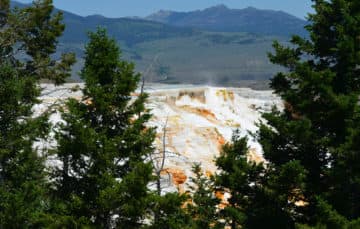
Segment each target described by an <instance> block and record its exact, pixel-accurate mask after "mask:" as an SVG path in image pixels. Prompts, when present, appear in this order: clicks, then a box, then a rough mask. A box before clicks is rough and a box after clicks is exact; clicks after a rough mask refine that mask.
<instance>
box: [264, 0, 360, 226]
mask: <svg viewBox="0 0 360 229" xmlns="http://www.w3.org/2000/svg"><path fill="white" fill-rule="evenodd" d="M314 9H315V13H314V14H311V15H310V16H309V21H310V24H309V25H308V26H307V27H306V28H307V30H308V31H309V33H310V38H309V39H306V38H301V37H299V36H294V37H293V38H292V40H291V43H292V44H293V45H292V47H284V46H282V45H280V44H279V43H277V42H276V43H275V44H274V48H275V54H271V55H270V60H271V61H272V62H273V63H275V64H279V65H281V66H283V67H285V68H287V69H288V71H287V72H282V73H278V74H277V75H276V76H275V77H274V78H273V79H272V82H271V87H272V89H274V91H275V92H276V93H277V94H278V95H279V96H281V98H282V99H283V100H284V102H285V106H284V110H283V111H281V112H280V111H277V110H276V109H274V110H273V112H271V113H267V114H264V118H265V120H266V121H267V124H262V125H261V126H260V131H259V133H258V138H259V141H260V143H261V144H262V146H263V148H264V156H265V159H266V160H267V161H268V162H269V167H268V168H269V169H268V174H267V175H268V179H267V182H266V183H264V186H266V188H268V189H269V190H271V192H272V193H276V194H277V196H278V197H279V198H277V200H275V202H276V203H277V206H279V208H278V209H282V211H283V212H284V214H286V215H288V219H289V220H290V222H291V223H289V226H290V227H294V224H295V222H299V223H307V224H309V225H315V224H317V223H319V222H320V223H321V224H322V225H325V226H326V227H328V228H334V227H331V226H330V225H331V220H332V219H334V217H333V216H334V215H335V214H337V217H335V218H337V219H340V218H342V219H343V220H344V222H345V221H351V220H354V219H356V218H358V217H359V216H360V215H359V214H360V204H359V203H360V199H359V198H360V167H359V164H360V151H359V149H360V148H359V146H360V145H359V139H360V138H359V137H360V132H359V127H360V126H359V125H360V119H359V118H360V116H359V115H360V107H359V98H360V68H359V66H360V2H359V1H357V0H330V1H325V0H315V1H314ZM283 174H289V175H288V177H286V179H287V181H288V184H291V183H293V185H291V186H287V187H286V188H284V185H282V184H281V180H282V178H281V177H282V176H283ZM290 174H293V177H292V176H291V175H290ZM296 174H297V175H296ZM282 197H284V198H285V199H284V198H283V199H281V198H282ZM284 200H287V201H284ZM330 216H332V217H330ZM274 220H276V217H274Z"/></svg>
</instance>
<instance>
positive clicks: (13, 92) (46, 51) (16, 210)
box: [0, 0, 74, 228]
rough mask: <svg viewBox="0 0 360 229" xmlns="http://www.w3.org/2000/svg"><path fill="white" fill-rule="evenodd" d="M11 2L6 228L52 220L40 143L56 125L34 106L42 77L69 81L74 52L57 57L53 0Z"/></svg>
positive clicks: (2, 145) (1, 142) (2, 6)
mask: <svg viewBox="0 0 360 229" xmlns="http://www.w3.org/2000/svg"><path fill="white" fill-rule="evenodd" d="M9 7H10V4H9V1H8V0H2V1H1V2H0V228H36V227H41V226H44V225H46V224H49V223H50V222H51V221H47V220H48V219H50V216H49V215H47V210H48V208H47V206H48V198H47V192H46V190H47V188H46V187H47V179H46V174H45V170H44V169H45V166H44V161H45V159H46V158H45V156H44V155H41V154H40V152H39V151H37V150H36V149H34V142H36V141H37V140H38V139H39V138H44V137H46V135H47V133H48V131H49V129H50V128H49V125H48V121H47V118H46V115H43V116H40V117H33V112H32V107H33V106H34V105H35V104H37V103H38V102H39V101H38V100H37V96H39V94H40V88H39V86H38V83H39V81H40V80H41V79H50V80H55V81H56V83H61V82H63V81H64V80H65V78H66V77H68V76H69V70H70V66H71V64H72V63H73V62H74V56H73V55H71V54H65V55H63V59H62V60H58V61H55V60H53V59H52V58H51V55H52V54H53V53H54V52H55V51H56V45H57V38H58V37H59V36H60V35H61V34H62V32H63V30H64V25H63V24H61V20H62V14H61V13H56V14H53V6H52V1H50V0H44V1H35V2H34V4H33V5H32V6H29V7H26V8H24V9H16V10H11V9H10V8H9ZM20 57H21V58H20Z"/></svg>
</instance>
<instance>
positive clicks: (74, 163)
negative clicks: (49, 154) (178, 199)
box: [54, 29, 154, 228]
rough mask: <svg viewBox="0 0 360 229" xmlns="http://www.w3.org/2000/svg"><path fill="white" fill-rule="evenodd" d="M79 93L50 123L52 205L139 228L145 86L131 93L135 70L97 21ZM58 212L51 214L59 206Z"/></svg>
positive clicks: (94, 222)
mask: <svg viewBox="0 0 360 229" xmlns="http://www.w3.org/2000/svg"><path fill="white" fill-rule="evenodd" d="M89 37H90V41H89V43H88V44H87V45H86V51H85V54H86V56H85V66H84V68H83V70H82V72H81V76H82V79H83V80H84V81H85V87H84V89H83V94H84V96H83V99H82V100H81V101H76V100H74V99H70V100H69V101H68V102H67V103H66V110H67V111H66V112H63V114H62V117H63V119H64V121H65V124H60V126H59V129H58V131H57V141H58V147H57V150H56V155H57V157H58V159H59V160H60V161H61V164H62V166H60V167H58V168H57V169H56V171H55V173H54V179H55V183H54V185H55V189H54V197H55V199H57V201H58V205H57V209H60V210H61V212H60V213H61V214H67V215H68V216H69V217H70V218H72V223H74V224H75V225H76V224H77V225H83V224H88V226H93V227H96V228H112V227H118V228H139V227H140V226H141V225H142V223H143V220H144V217H145V216H146V213H147V212H146V210H147V206H148V195H149V192H148V188H147V185H148V183H149V181H151V180H152V178H153V177H152V167H151V165H150V164H149V163H145V162H144V160H145V159H146V157H147V155H148V154H149V153H150V152H151V151H152V150H153V148H152V143H153V140H154V130H153V129H151V128H146V127H145V122H146V121H148V120H149V118H150V115H149V113H147V112H146V110H145V107H144V102H145V99H146V94H141V95H140V96H139V97H138V98H136V99H133V100H132V96H131V93H132V92H134V91H135V89H136V88H137V84H138V81H139V75H138V74H136V73H135V72H134V65H133V64H130V63H128V62H126V61H124V60H122V59H120V50H119V48H118V46H117V44H116V42H115V40H113V39H110V38H108V36H107V34H106V31H105V30H103V29H98V30H97V31H96V32H94V33H90V34H89ZM60 213H59V214H60Z"/></svg>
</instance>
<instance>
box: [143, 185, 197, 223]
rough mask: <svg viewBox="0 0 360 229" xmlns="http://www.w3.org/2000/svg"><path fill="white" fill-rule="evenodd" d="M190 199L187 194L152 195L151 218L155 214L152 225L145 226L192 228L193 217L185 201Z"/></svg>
mask: <svg viewBox="0 0 360 229" xmlns="http://www.w3.org/2000/svg"><path fill="white" fill-rule="evenodd" d="M188 199H189V197H188V196H187V195H186V194H179V193H177V192H175V193H166V194H165V195H158V194H157V193H156V194H154V195H152V197H151V205H150V212H151V216H150V218H151V217H152V216H153V215H155V214H154V213H156V218H154V220H153V222H151V225H150V226H148V227H145V228H153V229H192V228H193V224H192V219H191V217H190V215H189V214H187V212H186V209H185V203H186V201H187V200H188Z"/></svg>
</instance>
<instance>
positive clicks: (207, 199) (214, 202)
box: [187, 164, 223, 229]
mask: <svg viewBox="0 0 360 229" xmlns="http://www.w3.org/2000/svg"><path fill="white" fill-rule="evenodd" d="M192 171H193V173H194V175H195V177H192V178H191V181H192V182H193V186H192V187H191V189H192V192H193V194H192V203H191V204H188V206H187V208H188V211H189V214H190V215H191V217H192V218H193V222H194V223H193V224H194V228H199V229H200V228H201V229H202V228H221V227H223V225H221V224H220V222H218V219H219V217H218V213H217V207H218V205H219V204H220V200H219V199H218V198H217V197H216V196H215V185H214V182H213V180H212V179H211V178H207V177H206V176H204V174H203V173H202V170H201V167H200V164H195V165H194V166H193V170H192Z"/></svg>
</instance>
